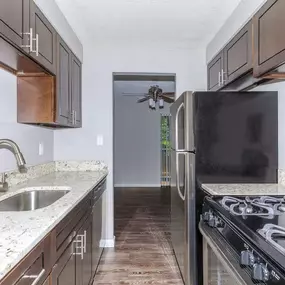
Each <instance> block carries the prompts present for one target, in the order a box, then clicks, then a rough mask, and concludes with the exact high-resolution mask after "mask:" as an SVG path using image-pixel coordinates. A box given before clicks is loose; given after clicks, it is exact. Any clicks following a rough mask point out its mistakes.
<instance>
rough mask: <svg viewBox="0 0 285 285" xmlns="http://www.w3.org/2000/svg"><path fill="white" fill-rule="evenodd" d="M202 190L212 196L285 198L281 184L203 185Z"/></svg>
mask: <svg viewBox="0 0 285 285" xmlns="http://www.w3.org/2000/svg"><path fill="white" fill-rule="evenodd" d="M201 187H202V189H203V190H204V191H205V192H207V193H208V194H210V195H212V196H260V195H281V196H285V186H283V185H281V184H202V185H201Z"/></svg>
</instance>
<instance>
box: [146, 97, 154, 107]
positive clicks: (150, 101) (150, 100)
mask: <svg viewBox="0 0 285 285" xmlns="http://www.w3.org/2000/svg"><path fill="white" fill-rule="evenodd" d="M153 105H155V103H154V100H153V99H152V98H149V99H148V106H149V108H150V109H153Z"/></svg>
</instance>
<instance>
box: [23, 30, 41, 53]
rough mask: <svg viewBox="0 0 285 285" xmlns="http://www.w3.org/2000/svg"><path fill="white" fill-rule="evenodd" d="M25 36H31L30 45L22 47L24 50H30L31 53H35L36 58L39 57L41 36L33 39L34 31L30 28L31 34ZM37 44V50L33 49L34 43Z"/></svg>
mask: <svg viewBox="0 0 285 285" xmlns="http://www.w3.org/2000/svg"><path fill="white" fill-rule="evenodd" d="M23 35H28V36H29V44H28V45H22V46H21V47H22V48H28V49H29V51H30V52H35V53H36V56H39V35H38V34H36V37H35V38H33V29H32V28H30V32H29V33H23ZM34 41H35V42H36V49H35V50H34V49H33V42H34Z"/></svg>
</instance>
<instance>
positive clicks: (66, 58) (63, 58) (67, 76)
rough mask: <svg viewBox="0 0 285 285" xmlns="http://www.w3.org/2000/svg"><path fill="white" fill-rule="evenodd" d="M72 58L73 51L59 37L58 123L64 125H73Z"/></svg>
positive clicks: (57, 77)
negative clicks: (71, 100)
mask: <svg viewBox="0 0 285 285" xmlns="http://www.w3.org/2000/svg"><path fill="white" fill-rule="evenodd" d="M71 58H72V53H71V50H70V49H69V48H68V46H67V45H66V44H65V42H64V41H63V40H62V39H61V37H60V36H59V35H57V72H56V74H57V75H56V99H57V100H56V102H57V108H56V109H57V112H56V116H57V118H56V121H57V122H58V123H60V124H63V125H68V124H70V123H71V109H70V107H71V102H70V99H71V72H70V70H71Z"/></svg>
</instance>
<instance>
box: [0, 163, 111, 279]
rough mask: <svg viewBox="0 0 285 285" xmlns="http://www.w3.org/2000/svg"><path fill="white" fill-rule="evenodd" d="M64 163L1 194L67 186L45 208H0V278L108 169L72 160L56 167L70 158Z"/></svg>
mask: <svg viewBox="0 0 285 285" xmlns="http://www.w3.org/2000/svg"><path fill="white" fill-rule="evenodd" d="M64 163H65V164H64V165H65V166H64V167H62V166H60V167H59V168H58V171H56V172H55V170H56V167H55V166H53V167H54V168H53V171H51V170H50V169H49V170H46V168H45V170H44V171H47V172H48V171H51V172H50V173H49V174H47V175H44V176H41V177H37V178H34V179H30V180H28V181H27V182H25V183H22V184H19V185H17V186H14V187H12V188H10V189H9V191H8V192H7V193H4V194H2V195H1V197H0V201H1V200H4V199H5V198H7V197H9V196H12V195H14V194H15V193H20V192H24V191H29V190H33V188H34V187H41V189H45V190H50V191H53V190H57V189H59V190H61V189H65V188H66V187H67V188H68V189H70V192H69V193H68V194H66V195H65V196H63V197H62V198H60V199H59V200H58V201H56V202H55V203H54V204H52V205H50V206H48V207H46V208H42V209H38V210H35V211H27V212H0V232H1V234H0V280H1V278H3V277H4V276H5V275H6V274H7V273H8V272H9V270H10V269H11V268H12V267H13V266H15V265H16V264H17V263H18V262H19V261H20V260H21V259H22V258H23V257H24V256H25V255H26V254H27V253H28V252H29V251H30V250H31V249H32V248H33V247H34V246H35V245H36V244H37V243H38V242H39V241H41V240H42V238H43V237H44V236H45V235H46V234H47V233H48V232H50V231H51V229H53V228H54V227H55V226H56V225H57V224H58V223H59V222H60V221H61V220H62V219H63V218H64V217H65V216H66V214H68V213H69V212H70V211H71V210H72V209H73V208H74V206H75V205H77V204H78V203H79V202H80V201H81V200H82V199H83V198H84V197H85V196H86V195H87V194H88V193H89V192H90V191H91V190H92V189H93V187H94V186H96V184H98V183H99V182H100V181H101V180H102V179H103V178H104V177H105V176H106V175H107V173H108V171H107V168H106V166H105V165H104V166H103V165H102V164H101V163H100V166H98V168H96V167H95V166H94V168H92V167H91V169H92V170H95V169H98V170H97V171H89V169H88V168H87V165H86V164H85V165H84V166H83V167H82V168H81V167H80V166H78V163H77V166H76V163H75V162H73V163H72V165H73V166H74V167H75V168H72V167H71V166H70V167H69V171H64V172H62V171H59V169H65V168H66V167H67V165H69V162H64ZM55 164H56V163H55ZM91 164H92V163H91ZM92 165H95V164H92ZM48 167H51V166H50V165H49V166H48ZM51 168H52V167H51ZM71 169H74V170H73V171H72V170H71ZM75 169H76V170H75ZM82 169H83V171H78V170H82ZM71 171H72V172H71ZM46 186H49V187H48V188H47V187H46Z"/></svg>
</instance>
